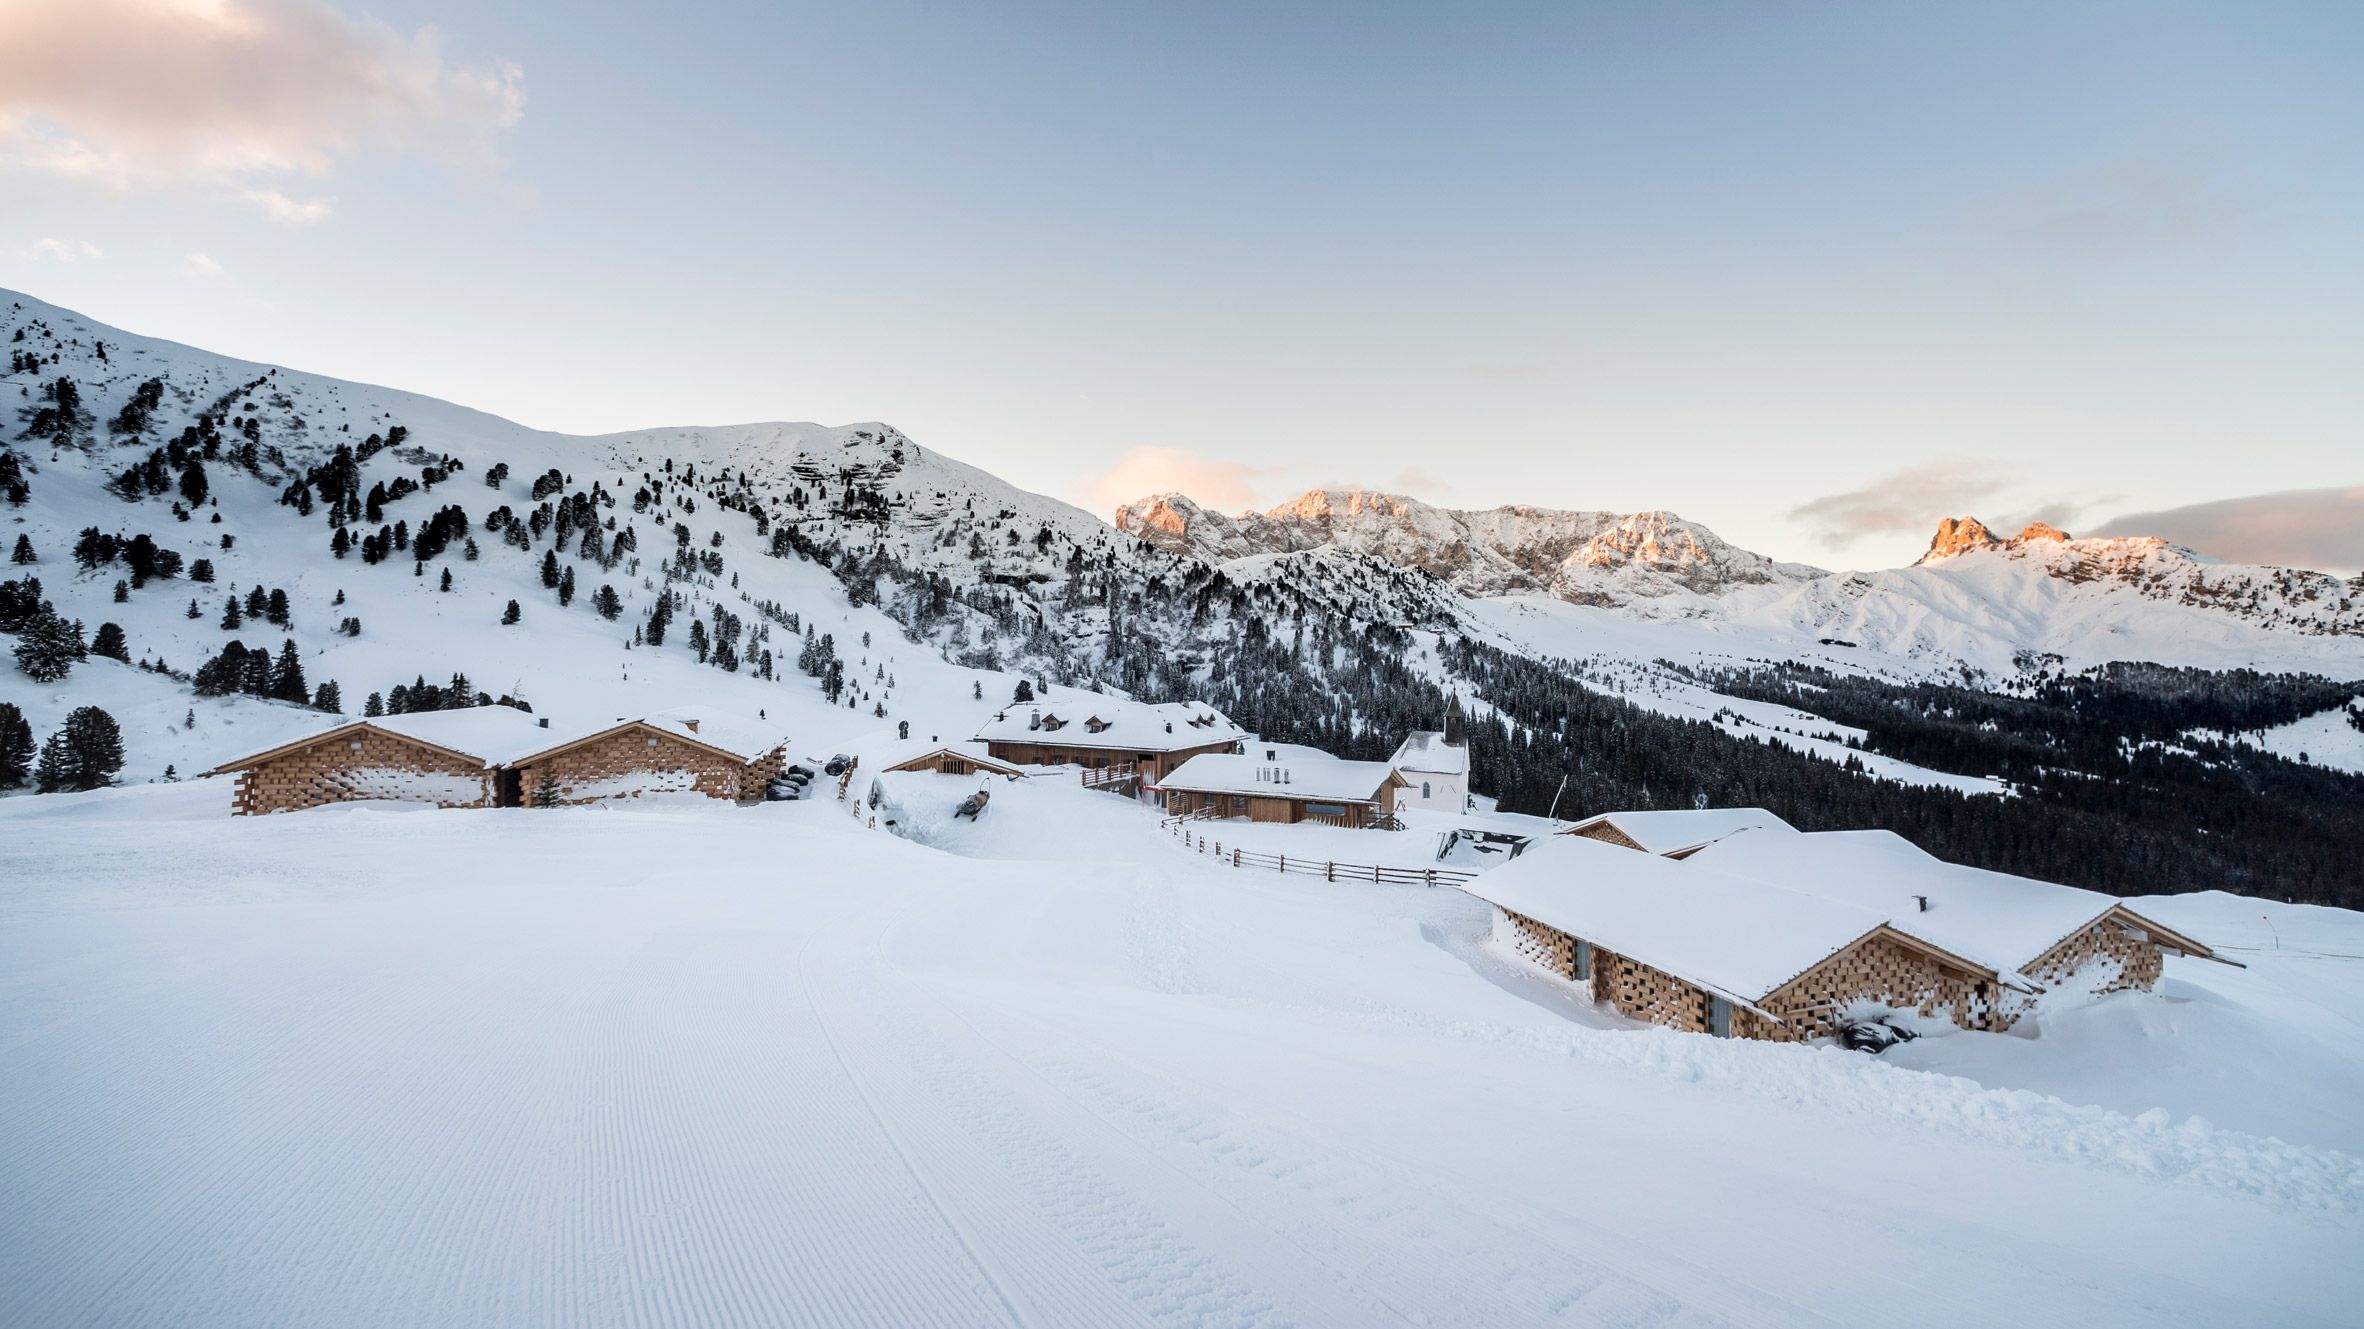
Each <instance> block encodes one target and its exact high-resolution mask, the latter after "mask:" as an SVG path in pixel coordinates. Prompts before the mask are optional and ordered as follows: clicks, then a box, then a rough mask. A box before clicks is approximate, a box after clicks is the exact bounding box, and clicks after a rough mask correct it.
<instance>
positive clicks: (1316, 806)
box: [1305, 803, 1346, 817]
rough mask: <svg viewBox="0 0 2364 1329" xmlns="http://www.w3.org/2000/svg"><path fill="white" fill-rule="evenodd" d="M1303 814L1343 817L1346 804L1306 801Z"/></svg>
mask: <svg viewBox="0 0 2364 1329" xmlns="http://www.w3.org/2000/svg"><path fill="white" fill-rule="evenodd" d="M1305 815H1306V816H1308V817H1343V816H1345V815H1346V805H1345V804H1344V803H1308V804H1306V805H1305Z"/></svg>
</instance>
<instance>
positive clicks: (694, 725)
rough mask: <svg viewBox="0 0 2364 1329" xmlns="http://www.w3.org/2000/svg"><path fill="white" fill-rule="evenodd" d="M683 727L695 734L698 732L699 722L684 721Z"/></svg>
mask: <svg viewBox="0 0 2364 1329" xmlns="http://www.w3.org/2000/svg"><path fill="white" fill-rule="evenodd" d="M681 727H682V728H684V729H687V730H689V731H690V732H691V733H693V734H694V733H696V732H698V722H697V721H695V720H684V721H682V722H681Z"/></svg>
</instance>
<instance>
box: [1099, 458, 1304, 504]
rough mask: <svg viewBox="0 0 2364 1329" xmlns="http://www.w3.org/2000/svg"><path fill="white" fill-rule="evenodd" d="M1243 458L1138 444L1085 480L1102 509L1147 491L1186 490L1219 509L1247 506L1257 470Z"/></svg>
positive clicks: (1251, 499) (1253, 494) (1252, 497)
mask: <svg viewBox="0 0 2364 1329" xmlns="http://www.w3.org/2000/svg"><path fill="white" fill-rule="evenodd" d="M1260 473H1261V472H1259V471H1258V470H1257V468H1255V467H1253V466H1250V465H1248V464H1247V463H1246V462H1237V461H1222V460H1217V459H1214V458H1209V457H1201V456H1198V455H1196V454H1195V453H1189V452H1184V451H1182V450H1180V449H1179V448H1157V447H1147V446H1143V447H1137V448H1134V449H1133V450H1132V451H1131V452H1128V453H1126V454H1125V455H1124V456H1123V457H1122V458H1120V459H1119V460H1118V461H1117V463H1116V465H1114V466H1112V467H1110V468H1109V469H1108V470H1107V471H1105V472H1103V473H1102V474H1100V475H1099V476H1096V477H1094V478H1093V479H1092V480H1091V481H1090V482H1089V483H1088V484H1086V486H1085V491H1086V493H1087V494H1089V495H1090V498H1091V501H1092V503H1093V504H1094V506H1096V507H1097V508H1098V509H1099V510H1100V511H1102V512H1114V511H1116V509H1117V507H1118V506H1119V505H1120V504H1124V503H1130V502H1132V501H1133V500H1134V499H1137V498H1146V497H1148V496H1149V495H1151V494H1166V493H1179V494H1187V495H1189V496H1190V497H1191V498H1192V499H1195V500H1196V501H1197V502H1198V505H1199V506H1200V507H1204V508H1213V509H1215V510H1216V511H1219V512H1225V511H1235V510H1237V509H1240V508H1245V507H1251V506H1253V505H1254V504H1255V502H1256V492H1255V489H1254V487H1253V486H1252V485H1251V484H1250V483H1249V482H1250V481H1251V480H1252V479H1253V478H1254V477H1255V476H1257V475H1258V474H1260Z"/></svg>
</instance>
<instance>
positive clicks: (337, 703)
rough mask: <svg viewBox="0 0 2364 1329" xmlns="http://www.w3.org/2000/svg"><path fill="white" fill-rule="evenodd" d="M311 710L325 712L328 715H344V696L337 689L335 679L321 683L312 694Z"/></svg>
mask: <svg viewBox="0 0 2364 1329" xmlns="http://www.w3.org/2000/svg"><path fill="white" fill-rule="evenodd" d="M312 709H314V710H316V711H326V712H328V713H329V714H330V715H343V714H344V713H345V694H344V693H343V692H342V691H341V690H339V689H338V687H337V681H336V680H335V679H333V678H331V679H325V680H323V681H322V682H321V684H320V688H319V690H318V691H316V692H314V693H313V694H312Z"/></svg>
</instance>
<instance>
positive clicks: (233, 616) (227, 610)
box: [222, 595, 246, 632]
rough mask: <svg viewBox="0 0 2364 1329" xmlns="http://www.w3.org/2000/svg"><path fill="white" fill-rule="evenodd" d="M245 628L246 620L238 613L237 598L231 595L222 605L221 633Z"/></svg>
mask: <svg viewBox="0 0 2364 1329" xmlns="http://www.w3.org/2000/svg"><path fill="white" fill-rule="evenodd" d="M245 626H246V618H245V616H244V615H242V614H240V613H239V612H238V597H237V596H235V595H233V596H231V597H230V598H229V599H228V600H226V601H224V602H223V603H222V631H224V632H236V631H237V630H238V629H240V628H242V627H245Z"/></svg>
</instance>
